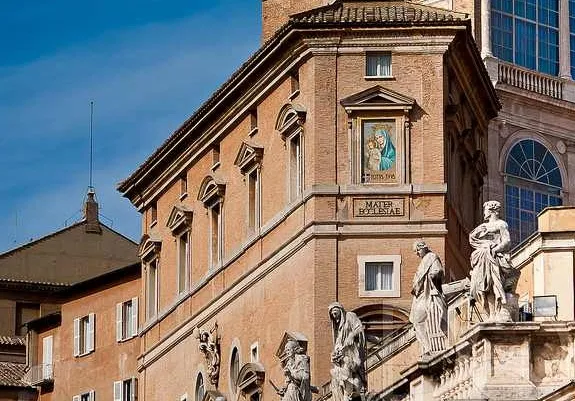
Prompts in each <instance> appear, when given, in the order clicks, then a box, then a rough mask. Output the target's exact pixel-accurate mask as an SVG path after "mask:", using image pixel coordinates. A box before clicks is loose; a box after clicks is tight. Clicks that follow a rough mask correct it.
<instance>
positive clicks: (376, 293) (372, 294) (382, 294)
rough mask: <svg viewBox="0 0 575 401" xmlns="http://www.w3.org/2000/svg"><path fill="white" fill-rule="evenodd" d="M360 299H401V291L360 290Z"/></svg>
mask: <svg viewBox="0 0 575 401" xmlns="http://www.w3.org/2000/svg"><path fill="white" fill-rule="evenodd" d="M359 297H360V298H400V297H401V294H400V291H399V290H372V291H367V290H361V289H360V290H359Z"/></svg>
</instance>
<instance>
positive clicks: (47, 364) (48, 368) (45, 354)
mask: <svg viewBox="0 0 575 401" xmlns="http://www.w3.org/2000/svg"><path fill="white" fill-rule="evenodd" d="M52 346H53V337H52V336H48V337H44V338H43V339H42V377H43V378H44V379H51V378H52Z"/></svg>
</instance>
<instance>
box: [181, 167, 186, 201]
mask: <svg viewBox="0 0 575 401" xmlns="http://www.w3.org/2000/svg"><path fill="white" fill-rule="evenodd" d="M187 194H188V175H187V174H186V173H184V174H182V175H181V176H180V199H181V198H183V197H184V196H186V195H187Z"/></svg>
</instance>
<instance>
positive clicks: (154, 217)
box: [150, 202, 158, 225]
mask: <svg viewBox="0 0 575 401" xmlns="http://www.w3.org/2000/svg"><path fill="white" fill-rule="evenodd" d="M157 221H158V205H157V204H156V202H154V203H152V204H151V205H150V225H154V224H156V222H157Z"/></svg>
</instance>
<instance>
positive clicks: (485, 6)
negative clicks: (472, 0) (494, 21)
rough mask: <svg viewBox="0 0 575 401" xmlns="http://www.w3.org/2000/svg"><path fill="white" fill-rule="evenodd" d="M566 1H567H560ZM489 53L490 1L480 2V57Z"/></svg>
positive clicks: (482, 0) (483, 0)
mask: <svg viewBox="0 0 575 401" xmlns="http://www.w3.org/2000/svg"><path fill="white" fill-rule="evenodd" d="M561 1H568V0H561ZM492 55H493V54H492V53H491V0H481V57H482V58H485V57H488V56H492Z"/></svg>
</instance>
